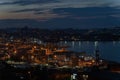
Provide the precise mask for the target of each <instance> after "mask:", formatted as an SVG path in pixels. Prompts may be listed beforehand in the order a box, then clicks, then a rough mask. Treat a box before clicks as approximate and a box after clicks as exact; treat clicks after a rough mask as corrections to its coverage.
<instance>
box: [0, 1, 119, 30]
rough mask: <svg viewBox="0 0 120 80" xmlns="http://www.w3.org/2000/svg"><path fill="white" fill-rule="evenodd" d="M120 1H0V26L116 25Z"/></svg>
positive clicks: (89, 26) (106, 26) (66, 26)
mask: <svg viewBox="0 0 120 80" xmlns="http://www.w3.org/2000/svg"><path fill="white" fill-rule="evenodd" d="M119 3H120V0H0V28H11V27H19V28H20V27H24V26H29V27H35V28H48V29H58V28H60V29H61V28H109V27H114V26H118V27H119V26H120V4H119Z"/></svg>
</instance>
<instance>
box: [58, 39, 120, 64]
mask: <svg viewBox="0 0 120 80" xmlns="http://www.w3.org/2000/svg"><path fill="white" fill-rule="evenodd" d="M60 44H61V45H69V46H70V47H69V48H68V49H69V50H72V51H77V52H86V53H87V54H89V55H92V56H94V55H95V54H94V51H95V49H98V50H99V52H100V56H101V58H103V59H107V60H110V61H116V62H119V63H120V41H108V42H98V41H94V42H90V41H82V42H81V41H72V42H67V41H63V42H60Z"/></svg>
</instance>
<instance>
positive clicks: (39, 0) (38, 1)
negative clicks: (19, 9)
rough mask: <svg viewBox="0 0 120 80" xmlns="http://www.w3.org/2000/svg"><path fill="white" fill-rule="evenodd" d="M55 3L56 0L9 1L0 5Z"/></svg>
mask: <svg viewBox="0 0 120 80" xmlns="http://www.w3.org/2000/svg"><path fill="white" fill-rule="evenodd" d="M51 2H56V0H16V1H9V0H8V2H7V1H6V2H2V3H0V5H14V4H17V5H22V6H23V5H31V4H43V3H51Z"/></svg>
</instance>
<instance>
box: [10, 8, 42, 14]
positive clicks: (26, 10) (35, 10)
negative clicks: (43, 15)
mask: <svg viewBox="0 0 120 80" xmlns="http://www.w3.org/2000/svg"><path fill="white" fill-rule="evenodd" d="M42 10H43V9H38V8H37V9H36V8H33V9H22V10H15V11H10V12H12V13H21V12H31V11H34V12H38V11H42Z"/></svg>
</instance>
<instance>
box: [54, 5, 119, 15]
mask: <svg viewBox="0 0 120 80" xmlns="http://www.w3.org/2000/svg"><path fill="white" fill-rule="evenodd" d="M53 13H56V14H59V15H69V17H70V16H71V17H92V16H110V15H115V14H120V9H116V8H112V7H86V8H59V9H54V10H53Z"/></svg>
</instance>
